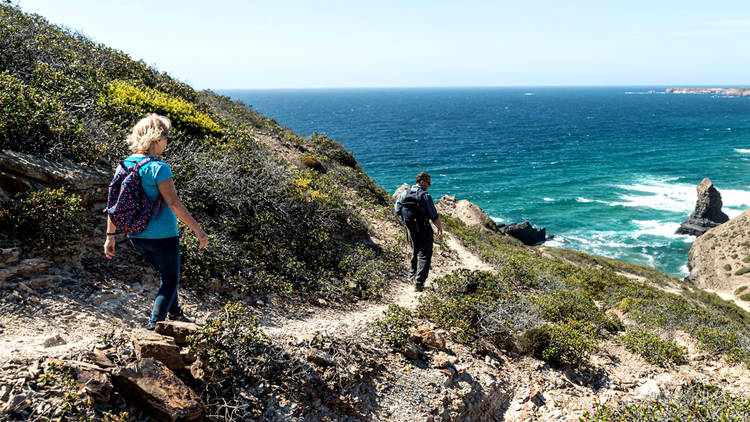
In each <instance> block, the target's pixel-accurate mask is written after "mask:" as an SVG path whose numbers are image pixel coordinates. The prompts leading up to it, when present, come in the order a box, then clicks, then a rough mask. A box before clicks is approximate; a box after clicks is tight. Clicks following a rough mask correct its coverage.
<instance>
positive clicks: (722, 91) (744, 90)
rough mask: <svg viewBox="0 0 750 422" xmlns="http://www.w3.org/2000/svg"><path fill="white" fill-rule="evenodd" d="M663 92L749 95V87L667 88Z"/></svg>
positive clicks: (724, 95)
mask: <svg viewBox="0 0 750 422" xmlns="http://www.w3.org/2000/svg"><path fill="white" fill-rule="evenodd" d="M664 93H665V94H704V95H705V94H709V95H720V96H722V97H750V88H667V89H665V90H664Z"/></svg>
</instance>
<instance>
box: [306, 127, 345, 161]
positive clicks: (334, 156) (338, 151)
mask: <svg viewBox="0 0 750 422" xmlns="http://www.w3.org/2000/svg"><path fill="white" fill-rule="evenodd" d="M308 142H309V143H310V144H312V145H313V146H314V147H317V148H316V149H317V150H318V152H320V153H321V154H323V155H326V156H328V157H330V158H331V160H333V161H336V162H338V163H339V164H341V165H343V166H346V167H351V168H355V167H357V160H356V159H355V158H354V155H352V153H351V152H349V151H347V150H346V149H344V147H343V146H341V144H340V143H338V142H336V141H334V140H332V139H329V138H328V137H327V136H326V135H325V134H323V133H318V132H313V134H312V135H311V136H310V138H309V141H308Z"/></svg>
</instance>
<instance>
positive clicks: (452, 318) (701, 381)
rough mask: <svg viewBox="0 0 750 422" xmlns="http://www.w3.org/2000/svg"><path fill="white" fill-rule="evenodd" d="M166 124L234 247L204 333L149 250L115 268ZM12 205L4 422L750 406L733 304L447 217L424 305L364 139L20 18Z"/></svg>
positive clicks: (214, 222) (181, 164)
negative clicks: (370, 172)
mask: <svg viewBox="0 0 750 422" xmlns="http://www.w3.org/2000/svg"><path fill="white" fill-rule="evenodd" d="M149 112H156V113H160V114H164V115H167V116H168V117H169V118H170V119H171V120H172V122H173V124H174V130H173V132H172V134H171V135H172V136H171V140H170V144H169V146H168V148H167V151H166V153H165V157H164V159H165V160H166V161H167V162H169V163H170V165H171V166H172V169H173V171H174V174H175V182H176V185H177V190H178V192H179V193H180V196H181V198H182V200H183V201H184V202H185V204H186V206H187V207H188V209H190V211H191V212H192V213H193V215H194V216H195V217H196V219H197V220H199V221H200V222H201V224H202V225H203V226H204V227H205V229H206V231H207V232H208V233H209V236H210V239H211V240H210V243H209V247H208V248H207V249H205V250H200V249H198V248H197V244H196V241H195V239H194V238H193V237H192V236H191V235H190V234H188V233H185V235H184V236H183V237H182V239H181V242H182V247H183V249H182V251H183V263H182V282H181V284H182V285H181V303H182V304H183V307H184V308H185V309H186V311H187V312H188V313H189V315H190V316H191V317H193V318H194V319H195V321H196V322H197V323H198V324H197V326H194V325H191V324H179V323H168V324H163V325H162V326H160V327H157V332H158V333H159V334H149V333H147V332H145V331H144V330H143V327H144V326H145V323H146V320H147V312H148V311H149V310H150V306H151V303H152V301H153V297H154V295H155V292H156V289H157V288H158V274H156V273H155V272H154V271H153V270H152V269H150V268H148V266H147V265H146V263H145V262H144V261H143V260H142V259H140V258H138V257H137V255H136V254H135V252H134V251H133V250H132V248H130V247H129V246H128V243H127V241H126V239H124V238H120V239H118V246H117V255H116V256H115V258H114V259H113V260H106V259H105V258H104V256H103V254H102V243H103V239H104V228H105V226H104V217H103V215H102V213H101V209H102V208H103V203H102V202H103V201H104V199H105V196H106V194H105V188H106V185H107V183H108V182H109V179H110V177H111V174H112V171H113V169H114V166H115V165H116V163H117V161H118V160H119V159H121V158H122V157H124V156H125V155H126V151H125V144H124V142H123V139H124V138H125V136H126V134H127V132H128V131H129V129H130V127H131V126H132V125H133V123H134V122H135V121H137V120H138V119H139V118H140V117H141V116H143V115H144V114H146V113H149ZM0 200H1V201H2V202H0V226H1V227H2V232H0V263H1V264H0V334H1V336H0V420H48V419H59V420H105V421H124V420H129V421H146V420H154V419H156V420H194V419H199V418H204V419H207V420H216V421H224V420H278V421H289V420H292V421H302V420H342V421H343V420H390V421H413V420H418V421H423V420H424V421H427V420H430V421H434V420H518V421H521V420H578V419H579V418H582V419H583V420H587V421H599V420H714V419H715V417H718V415H723V417H725V418H726V419H725V420H737V421H739V420H746V419H747V417H748V415H750V400H748V399H747V398H746V397H747V395H748V392H750V370H748V367H750V331H749V330H748V328H749V326H750V314H748V313H747V312H745V311H743V310H742V309H740V308H738V307H737V306H735V305H733V304H732V303H729V302H726V301H724V300H722V299H721V298H720V297H718V296H716V295H714V294H710V293H707V292H705V291H703V290H701V289H699V288H697V287H695V286H693V285H691V284H688V283H685V282H683V281H681V280H678V279H675V278H672V277H670V276H668V275H666V274H663V273H660V272H658V271H656V270H653V269H650V268H647V267H640V266H635V265H631V264H625V263H622V262H618V261H614V260H610V259H606V258H601V257H596V256H591V255H586V254H583V253H578V252H574V251H569V250H563V249H555V248H545V247H526V246H523V245H522V244H521V243H520V242H518V241H517V240H515V239H513V238H510V237H508V236H504V235H502V234H499V233H497V232H493V231H491V230H488V229H487V228H486V227H484V226H482V225H481V224H480V225H479V226H476V225H471V223H472V222H471V221H461V220H459V219H455V218H451V217H449V216H447V215H446V216H442V217H441V218H443V220H444V225H445V228H446V233H445V235H443V236H440V237H437V238H436V244H435V256H434V258H433V269H434V270H433V271H432V273H431V276H430V278H429V279H428V283H427V289H426V291H425V292H424V293H419V294H418V293H415V292H414V291H413V288H412V286H410V285H408V284H406V283H405V282H404V278H405V277H404V275H405V273H406V268H405V264H406V262H407V256H408V254H409V250H408V245H407V242H406V238H405V235H404V233H403V231H402V230H401V228H400V226H399V224H398V222H397V221H396V220H395V218H394V217H393V215H392V209H391V206H392V201H393V198H392V197H391V195H390V194H389V193H387V192H385V191H384V190H383V189H382V188H381V187H379V186H378V185H377V184H376V183H375V182H374V181H373V180H372V179H371V178H370V177H369V176H367V175H366V174H365V173H364V172H363V171H362V169H361V166H360V165H359V164H358V163H357V161H356V160H355V157H354V156H353V155H352V154H351V153H350V152H348V151H346V150H345V149H344V148H343V147H342V146H341V145H340V144H339V143H337V142H335V141H333V140H331V139H329V138H327V137H326V136H325V135H323V134H313V135H312V136H310V137H301V136H298V135H296V134H294V133H292V132H291V131H290V130H288V129H285V128H283V127H281V126H280V125H279V124H278V123H276V122H275V121H274V120H273V119H271V118H268V117H265V116H261V115H260V114H258V113H257V112H255V111H253V110H252V109H251V108H249V107H247V106H245V105H244V104H241V103H239V102H234V101H231V100H230V99H229V98H226V97H222V96H220V95H216V94H214V93H212V92H210V91H203V92H196V91H195V90H193V89H192V88H191V87H189V86H187V85H185V84H183V83H180V82H178V81H175V80H174V79H172V78H170V77H169V76H168V75H166V74H164V73H160V72H158V71H157V70H155V69H153V68H151V67H149V66H147V65H145V64H144V63H142V62H139V61H135V60H133V59H131V58H130V57H128V56H127V55H125V54H123V53H121V52H118V51H115V50H112V49H110V48H108V47H106V46H104V45H100V44H96V43H93V42H91V41H90V40H88V39H87V38H86V37H84V36H82V35H80V34H75V33H70V32H69V31H66V30H64V29H61V28H58V27H55V26H52V25H50V24H48V23H47V22H46V21H45V20H44V19H43V18H42V17H39V16H34V15H28V14H25V13H23V12H22V11H20V10H19V9H18V8H16V7H14V6H10V5H6V4H3V5H0ZM479 221H481V219H480V220H479ZM181 230H184V228H181ZM187 334H189V337H187V338H186V335H187Z"/></svg>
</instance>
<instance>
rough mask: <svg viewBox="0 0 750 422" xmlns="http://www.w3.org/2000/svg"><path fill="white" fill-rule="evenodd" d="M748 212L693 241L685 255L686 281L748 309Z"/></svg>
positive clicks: (749, 267)
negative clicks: (732, 300)
mask: <svg viewBox="0 0 750 422" xmlns="http://www.w3.org/2000/svg"><path fill="white" fill-rule="evenodd" d="M749 227H750V210H748V211H745V212H744V213H742V214H741V215H739V216H737V217H735V218H733V219H731V220H729V221H728V222H726V223H724V224H721V225H720V226H718V227H715V228H712V229H710V230H708V231H707V232H705V234H703V235H702V236H700V237H698V238H697V239H695V242H693V245H692V246H691V248H690V253H689V255H688V266H689V268H690V275H689V276H688V280H690V281H691V282H693V283H695V285H696V286H698V287H701V288H704V289H709V290H712V291H717V292H720V293H721V294H722V296H725V297H730V298H733V299H735V300H736V301H738V302H740V303H742V304H743V305H744V306H745V307H747V305H745V304H747V303H750V301H747V300H743V299H741V298H742V297H744V298H745V299H750V296H747V295H746V294H747V293H750V291H747V289H748V288H750V229H749Z"/></svg>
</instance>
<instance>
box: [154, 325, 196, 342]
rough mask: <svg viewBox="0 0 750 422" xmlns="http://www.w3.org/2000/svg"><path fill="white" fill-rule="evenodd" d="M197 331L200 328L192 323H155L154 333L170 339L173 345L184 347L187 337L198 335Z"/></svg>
mask: <svg viewBox="0 0 750 422" xmlns="http://www.w3.org/2000/svg"><path fill="white" fill-rule="evenodd" d="M199 329H200V327H198V325H197V324H193V323H192V322H183V321H159V322H157V323H156V329H155V330H154V331H156V333H157V334H161V335H163V336H168V337H172V338H173V339H174V342H175V343H177V344H179V345H180V346H184V345H186V344H188V342H187V338H188V336H192V335H196V334H198V330H199Z"/></svg>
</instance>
